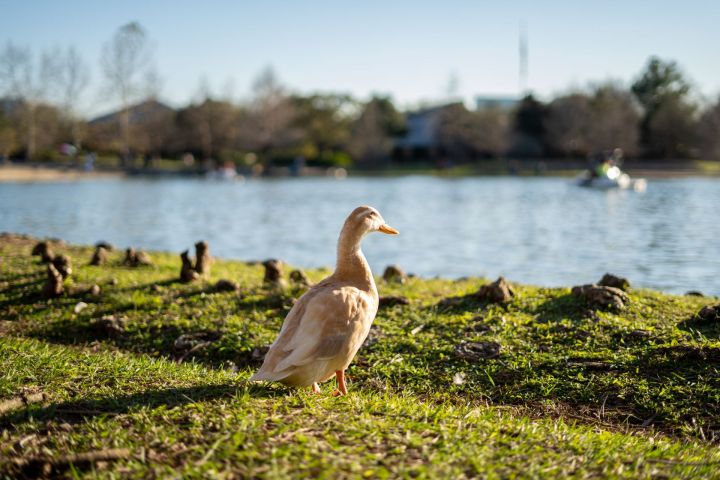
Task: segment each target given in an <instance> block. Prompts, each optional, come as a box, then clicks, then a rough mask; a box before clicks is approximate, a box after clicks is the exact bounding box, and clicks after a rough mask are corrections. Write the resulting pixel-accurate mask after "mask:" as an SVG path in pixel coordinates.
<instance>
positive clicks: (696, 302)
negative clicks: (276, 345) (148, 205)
mask: <svg viewBox="0 0 720 480" xmlns="http://www.w3.org/2000/svg"><path fill="white" fill-rule="evenodd" d="M32 246H33V241H32V240H30V239H22V238H18V237H7V236H6V237H2V238H0V258H2V266H1V267H0V476H2V475H6V476H9V477H12V476H16V475H18V474H19V473H22V472H21V466H20V465H19V464H18V462H23V461H28V460H31V459H33V458H37V457H43V458H44V457H58V456H60V455H63V454H68V453H80V452H88V451H94V450H102V449H108V448H127V449H129V452H130V456H129V457H128V458H123V459H120V460H118V461H115V462H110V463H108V462H94V463H90V464H77V465H73V466H70V467H68V468H64V469H61V468H60V467H58V470H57V472H59V473H60V474H61V475H65V476H68V477H94V476H99V477H113V476H114V477H117V476H122V477H134V478H144V477H147V476H150V475H155V476H161V477H165V476H169V477H177V476H183V477H191V478H192V477H207V476H227V477H232V476H239V477H270V478H277V477H281V476H287V475H291V476H299V477H361V476H367V477H372V478H383V477H419V478H424V477H432V478H462V477H478V476H479V477H488V478H512V477H516V476H517V477H541V478H556V477H558V476H568V477H575V478H586V477H593V476H611V477H627V478H657V477H662V476H665V477H673V478H674V477H691V476H695V477H705V478H707V477H713V476H715V477H716V478H720V474H718V473H716V472H717V471H720V452H719V450H718V442H719V441H720V325H702V324H698V323H696V322H694V321H692V320H691V318H692V317H693V315H694V314H695V312H697V311H698V310H699V309H700V308H701V307H703V306H705V305H710V304H715V303H717V299H708V298H699V297H683V296H672V295H664V294H660V293H657V292H652V291H646V290H632V291H631V292H630V299H631V301H630V305H629V307H628V308H627V309H626V310H625V311H623V312H608V311H596V310H591V309H588V307H587V306H585V305H583V304H581V303H580V302H578V301H577V300H576V299H575V298H573V297H572V296H571V295H570V293H569V289H545V288H538V287H532V286H522V285H517V286H516V287H517V292H518V295H517V296H516V297H515V299H513V300H512V301H511V302H509V303H508V304H506V305H502V306H501V305H492V304H487V303H482V302H476V301H473V300H467V301H465V302H463V303H461V304H459V305H456V306H454V307H452V308H447V307H444V308H441V307H438V301H439V300H441V299H442V298H445V297H448V296H457V295H463V294H466V293H470V292H473V291H475V290H477V288H478V287H479V285H481V284H482V283H484V280H481V279H466V280H462V281H451V280H424V279H417V278H414V279H410V281H409V282H408V283H406V284H404V285H396V284H392V285H389V284H386V283H384V282H382V281H379V282H378V287H379V290H380V292H381V295H404V296H406V297H407V298H408V299H410V301H411V304H410V305H409V306H396V307H392V308H388V309H382V310H381V311H380V312H379V314H378V317H377V319H376V321H375V327H373V332H372V334H371V341H370V342H368V344H367V345H366V346H365V347H363V348H362V349H361V350H360V352H359V354H358V356H357V358H356V359H355V362H354V363H353V365H352V366H351V367H350V369H349V370H348V376H349V377H350V379H351V382H350V385H349V389H350V395H349V396H348V397H344V398H333V397H330V396H329V393H330V392H331V391H332V389H333V388H334V386H333V385H332V382H329V383H328V384H325V385H323V394H322V395H320V396H315V395H312V394H310V393H309V391H305V390H292V389H288V388H285V387H283V386H280V385H257V384H248V383H247V382H246V379H247V378H248V377H249V375H250V374H251V372H252V371H253V370H254V369H255V368H257V366H258V358H257V355H256V354H255V355H253V352H254V350H255V349H256V348H257V347H261V346H264V345H267V344H269V343H270V342H272V340H273V339H274V336H275V335H276V333H277V331H278V329H279V327H280V325H281V324H282V320H283V318H284V316H285V315H286V313H287V312H288V310H289V308H290V306H291V304H292V300H293V298H295V297H297V296H299V295H300V294H301V293H302V290H301V289H298V288H292V287H291V288H288V289H286V290H283V291H277V290H270V289H267V288H264V287H263V286H262V273H263V272H262V267H260V266H258V265H248V264H246V263H243V262H237V261H216V262H215V263H214V264H213V266H212V271H211V275H210V278H208V279H207V280H204V281H200V282H197V283H192V284H181V283H178V282H175V278H176V277H177V276H178V273H179V258H178V256H177V255H175V254H164V253H155V252H154V253H152V256H153V259H154V260H155V266H153V267H145V268H136V269H133V268H128V267H122V266H120V265H119V261H120V259H121V257H122V255H121V253H120V252H114V253H113V258H112V261H111V264H110V265H108V266H103V267H90V266H87V262H88V260H89V259H90V256H91V253H92V249H90V248H86V247H76V246H65V247H57V248H56V250H59V251H61V252H63V253H67V254H69V255H70V256H71V257H72V258H73V260H74V275H73V276H72V277H71V279H70V280H69V281H68V282H67V287H68V290H69V294H68V295H66V296H64V297H62V298H59V299H53V300H45V299H43V298H42V297H41V296H40V295H39V291H40V289H41V286H42V283H43V277H44V275H43V267H42V265H40V264H39V263H38V261H37V260H36V259H33V258H32V257H31V256H30V250H31V248H32ZM307 273H308V274H309V276H310V277H311V279H313V280H318V279H320V278H322V277H323V276H324V275H327V273H328V272H327V271H310V272H307ZM220 278H228V279H232V280H234V281H236V282H238V283H239V284H240V285H241V290H240V292H239V293H234V292H223V293H219V292H214V291H213V289H212V287H211V286H212V284H213V283H214V282H215V281H216V280H218V279H220ZM591 280H593V278H589V279H588V281H591ZM92 284H98V285H100V286H101V287H102V289H103V293H102V295H101V296H100V297H98V298H92V297H89V296H88V295H86V294H84V293H82V291H83V290H84V289H85V288H86V287H88V286H90V285H92ZM81 301H82V302H85V303H87V307H86V308H84V309H83V310H82V311H80V312H78V313H75V306H76V305H77V304H78V302H81ZM106 315H113V316H115V317H117V318H122V319H123V321H124V324H125V329H124V331H123V332H122V333H121V334H119V335H116V336H109V335H108V334H107V332H104V331H102V330H101V329H98V328H97V327H96V326H95V323H94V321H95V320H96V319H98V318H101V317H103V316H106ZM184 334H203V335H204V338H205V339H206V340H209V343H207V344H206V345H205V346H204V347H203V346H200V347H198V348H197V349H196V350H194V351H192V352H188V351H187V349H185V350H178V349H177V348H176V347H175V340H176V339H177V338H178V337H179V336H181V335H184ZM461 341H494V342H498V343H500V345H501V346H502V349H501V354H500V356H499V357H498V358H496V359H489V360H479V361H475V362H472V361H467V360H463V359H461V358H458V357H457V356H456V355H455V354H454V352H453V349H454V347H455V346H456V345H457V344H458V343H460V342H461ZM256 353H257V352H256ZM23 393H24V394H32V393H42V394H43V395H44V398H43V399H42V400H41V401H37V403H30V404H28V405H22V404H21V403H19V402H17V401H16V402H15V403H14V404H13V403H12V400H17V398H18V396H19V395H20V394H23ZM25 473H27V471H25Z"/></svg>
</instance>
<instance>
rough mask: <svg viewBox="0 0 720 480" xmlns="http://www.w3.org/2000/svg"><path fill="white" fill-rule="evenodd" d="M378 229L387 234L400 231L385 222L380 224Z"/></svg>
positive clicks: (395, 233)
mask: <svg viewBox="0 0 720 480" xmlns="http://www.w3.org/2000/svg"><path fill="white" fill-rule="evenodd" d="M378 230H380V231H381V232H382V233H387V234H388V235H397V234H398V233H400V232H398V231H397V230H395V229H394V228H392V227H391V226H390V225H387V224H383V225H380V228H379V229H378Z"/></svg>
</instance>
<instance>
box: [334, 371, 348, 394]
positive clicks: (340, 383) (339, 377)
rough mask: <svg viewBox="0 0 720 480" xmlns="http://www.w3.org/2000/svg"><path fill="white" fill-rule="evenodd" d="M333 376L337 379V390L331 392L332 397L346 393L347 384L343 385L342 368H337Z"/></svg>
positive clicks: (343, 375)
mask: <svg viewBox="0 0 720 480" xmlns="http://www.w3.org/2000/svg"><path fill="white" fill-rule="evenodd" d="M335 378H336V379H337V386H338V388H337V390H335V391H334V392H333V393H332V396H333V397H339V396H342V395H347V393H348V392H347V386H346V385H345V371H344V370H338V371H337V372H335Z"/></svg>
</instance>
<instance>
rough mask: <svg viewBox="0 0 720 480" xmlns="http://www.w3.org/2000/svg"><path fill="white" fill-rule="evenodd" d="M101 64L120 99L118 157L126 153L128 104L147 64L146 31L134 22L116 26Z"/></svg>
mask: <svg viewBox="0 0 720 480" xmlns="http://www.w3.org/2000/svg"><path fill="white" fill-rule="evenodd" d="M102 51H103V53H102V59H101V63H102V67H103V72H104V74H105V79H106V82H107V87H108V89H109V91H110V92H112V93H113V94H114V95H116V96H117V98H118V100H119V101H120V108H121V115H120V129H119V131H120V137H121V139H122V159H123V163H125V162H126V161H127V158H128V156H129V155H130V135H131V133H130V105H131V103H132V102H133V101H135V100H136V99H137V97H138V95H139V94H140V93H141V89H142V84H143V79H144V78H145V76H146V74H147V71H148V67H149V64H150V49H149V46H148V40H147V34H146V33H145V30H144V29H143V28H142V26H141V25H140V24H139V23H137V22H131V23H128V24H126V25H123V26H122V27H120V28H119V29H118V30H117V31H116V32H115V35H114V36H113V37H112V39H110V41H108V42H107V43H106V44H105V45H104V46H103V50H102Z"/></svg>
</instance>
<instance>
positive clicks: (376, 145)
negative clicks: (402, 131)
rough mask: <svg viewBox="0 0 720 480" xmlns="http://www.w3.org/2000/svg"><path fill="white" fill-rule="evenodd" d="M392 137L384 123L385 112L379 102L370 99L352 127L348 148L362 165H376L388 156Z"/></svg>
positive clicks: (356, 161) (357, 162)
mask: <svg viewBox="0 0 720 480" xmlns="http://www.w3.org/2000/svg"><path fill="white" fill-rule="evenodd" d="M391 148H392V139H391V138H390V136H389V135H388V133H387V131H386V129H385V126H384V125H383V112H382V111H381V108H380V105H379V102H378V101H376V100H375V99H373V100H371V101H369V102H368V103H367V104H366V105H365V108H364V109H363V111H362V112H361V113H360V116H359V117H358V119H357V121H356V122H355V125H354V126H353V129H352V137H351V139H350V142H349V145H348V149H349V151H350V154H351V155H352V156H353V158H354V159H355V163H356V164H357V165H360V166H374V165H376V164H378V163H379V162H380V161H381V160H383V158H385V157H387V155H388V154H389V153H390V149H391Z"/></svg>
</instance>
